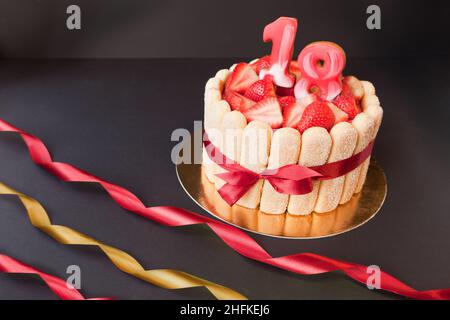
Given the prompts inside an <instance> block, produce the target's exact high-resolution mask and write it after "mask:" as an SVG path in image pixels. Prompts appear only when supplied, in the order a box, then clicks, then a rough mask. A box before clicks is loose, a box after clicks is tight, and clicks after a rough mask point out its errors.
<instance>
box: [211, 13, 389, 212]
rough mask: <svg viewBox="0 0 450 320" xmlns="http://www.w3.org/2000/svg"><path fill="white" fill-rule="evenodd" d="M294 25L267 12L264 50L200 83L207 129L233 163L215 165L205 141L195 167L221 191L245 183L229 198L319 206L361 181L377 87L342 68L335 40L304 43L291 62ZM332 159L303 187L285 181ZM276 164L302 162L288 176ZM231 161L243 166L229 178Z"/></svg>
mask: <svg viewBox="0 0 450 320" xmlns="http://www.w3.org/2000/svg"><path fill="white" fill-rule="evenodd" d="M296 30H297V21H296V19H294V18H286V17H281V18H279V19H277V20H275V21H274V22H272V23H271V24H269V25H267V26H266V27H265V29H264V37H263V38H264V41H265V42H267V41H272V53H271V55H270V56H264V57H261V58H259V59H255V60H253V61H251V62H248V63H247V62H240V63H237V64H235V65H233V66H231V67H230V68H229V69H223V70H219V71H218V72H217V73H216V74H215V76H214V77H212V78H210V79H209V80H208V81H207V83H206V86H205V99H204V102H205V111H204V112H205V113H204V128H205V133H206V135H207V137H208V140H209V141H210V142H211V145H213V146H214V148H216V150H217V151H218V152H220V153H221V154H223V155H224V156H225V157H226V159H227V160H228V161H229V162H231V163H232V164H231V165H228V166H225V165H221V163H219V162H218V161H217V159H213V158H212V157H211V153H210V152H208V151H207V149H206V148H204V152H203V166H204V170H203V171H204V172H205V174H206V177H207V178H208V180H209V181H210V182H211V183H213V184H214V185H215V188H216V189H217V190H218V191H221V192H220V194H221V195H222V197H224V198H226V196H227V192H228V193H229V192H231V191H233V190H232V189H233V188H237V187H239V188H240V187H241V186H239V184H240V183H241V184H242V183H243V184H247V186H246V187H245V188H240V189H239V190H240V191H238V192H237V197H235V199H234V200H233V201H228V203H229V204H230V205H234V204H236V205H239V206H243V207H246V208H251V209H257V208H259V210H260V211H261V212H263V213H267V214H283V213H286V212H287V213H289V214H291V215H307V214H310V213H312V212H313V211H314V212H318V213H323V212H328V211H332V210H334V209H336V208H337V207H338V206H339V205H340V204H344V203H346V202H348V201H349V200H350V199H351V198H352V196H353V195H354V194H356V193H359V192H360V191H361V190H362V188H363V185H364V182H365V179H366V174H367V171H368V168H369V162H370V153H369V154H367V150H368V149H369V147H371V145H373V141H374V140H375V138H376V135H377V132H378V129H379V127H380V124H381V120H382V116H383V109H382V108H381V106H380V102H379V100H378V97H377V96H376V93H375V88H374V86H373V85H372V84H371V83H370V82H368V81H362V80H359V79H358V78H356V77H355V76H343V75H342V71H343V69H344V66H345V60H346V57H345V53H344V51H343V50H342V49H341V48H340V47H339V46H338V45H336V44H334V43H331V42H314V43H311V44H309V45H307V46H306V47H305V48H304V49H303V50H302V51H301V52H300V54H299V56H298V59H297V60H292V53H293V44H294V39H295V34H296ZM361 154H366V156H365V157H364V158H362V156H360V155H361ZM357 161H359V162H357ZM355 163H356V165H357V166H356V165H355ZM292 165H294V166H292ZM352 165H353V166H354V167H352ZM332 166H334V169H335V168H336V167H339V168H338V169H335V171H338V172H340V173H339V174H334V175H331V176H329V177H328V178H326V177H325V174H322V175H320V174H317V175H316V176H314V174H312V175H311V176H312V178H314V179H311V180H309V186H307V188H306V189H307V190H306V191H305V190H304V189H305V188H303V189H302V188H300V187H297V188H296V187H293V186H292V185H293V184H294V183H297V182H298V180H299V179H300V178H298V176H299V175H301V174H303V173H304V172H306V173H310V171H311V170H312V169H315V170H317V171H318V172H322V173H323V172H328V171H329V168H330V167H332ZM283 167H284V168H288V167H289V170H290V169H294V170H297V169H298V170H300V173H299V172H297V173H296V174H293V176H295V177H296V178H295V179H296V181H294V183H291V182H292V181H290V180H289V178H290V177H289V176H288V175H287V173H286V172H288V171H287V170H284V171H283V172H282V173H280V172H281V171H279V172H278V173H279V174H278V175H276V172H277V170H279V169H280V168H283ZM236 168H241V171H242V172H243V174H242V175H241V176H239V177H238V178H236V176H232V177H231V176H230V171H233V170H235V171H236V170H237V169H236ZM348 168H350V169H351V170H349V169H348ZM310 169H311V170H310ZM302 170H303V171H302ZM305 170H306V171H305ZM308 170H309V171H308ZM321 170H322V171H321ZM327 170H328V171H327ZM248 172H251V173H255V174H257V175H258V179H256V181H252V183H251V184H249V183H248V181H247V182H242V181H244V180H245V179H243V177H244V178H245V177H247V176H246V174H248ZM274 172H275V173H274ZM313 172H315V171H313ZM231 173H233V174H234V173H235V172H234V171H233V172H231ZM226 174H228V176H227V175H226ZM270 175H271V176H270ZM319 175H320V176H319ZM269 176H270V178H268V177H269ZM225 177H228V178H229V179H225ZM233 179H234V180H233ZM293 179H294V178H293ZM295 179H294V180H295ZM247 180H248V179H247ZM233 181H234V182H233ZM276 182H278V183H276ZM279 186H282V187H279ZM230 190H231V191H230ZM286 190H287V191H286ZM292 190H293V191H292Z"/></svg>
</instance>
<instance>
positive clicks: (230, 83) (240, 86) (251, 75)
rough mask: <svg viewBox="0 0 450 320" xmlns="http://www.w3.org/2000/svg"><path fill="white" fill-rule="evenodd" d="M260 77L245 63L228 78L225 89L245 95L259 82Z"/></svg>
mask: <svg viewBox="0 0 450 320" xmlns="http://www.w3.org/2000/svg"><path fill="white" fill-rule="evenodd" d="M258 80H259V78H258V75H257V74H256V72H255V71H253V69H252V68H251V67H250V66H249V65H248V64H247V63H244V62H241V63H239V64H238V65H237V66H236V67H235V68H234V70H233V73H231V75H230V76H229V77H228V80H227V83H226V85H225V88H226V89H228V90H232V91H236V92H238V93H244V92H245V90H247V88H248V87H250V86H251V85H252V84H253V83H254V82H256V81H258Z"/></svg>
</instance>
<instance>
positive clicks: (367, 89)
mask: <svg viewBox="0 0 450 320" xmlns="http://www.w3.org/2000/svg"><path fill="white" fill-rule="evenodd" d="M361 84H362V86H363V88H364V95H366V96H373V95H375V87H374V86H373V84H372V83H371V82H369V81H365V80H361Z"/></svg>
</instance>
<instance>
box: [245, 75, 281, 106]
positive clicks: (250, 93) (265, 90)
mask: <svg viewBox="0 0 450 320" xmlns="http://www.w3.org/2000/svg"><path fill="white" fill-rule="evenodd" d="M272 79H273V78H272V77H265V78H264V79H263V80H258V81H256V82H255V83H253V84H252V85H251V86H250V87H249V88H248V89H247V90H246V91H245V96H246V97H247V98H249V99H251V100H253V101H256V102H258V101H261V100H262V99H264V98H268V97H275V85H274V84H273V82H272Z"/></svg>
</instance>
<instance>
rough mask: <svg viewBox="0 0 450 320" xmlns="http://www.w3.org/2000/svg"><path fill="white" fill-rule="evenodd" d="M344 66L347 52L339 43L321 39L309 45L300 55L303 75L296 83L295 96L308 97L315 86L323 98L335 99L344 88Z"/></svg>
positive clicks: (299, 61) (299, 97) (299, 62)
mask: <svg viewBox="0 0 450 320" xmlns="http://www.w3.org/2000/svg"><path fill="white" fill-rule="evenodd" d="M344 66H345V52H344V50H342V48H341V47H340V46H338V45H337V44H335V43H332V42H325V41H320V42H313V43H311V44H309V45H307V46H306V47H305V48H304V49H303V50H302V51H301V52H300V54H299V55H298V67H299V69H300V72H301V75H302V76H301V78H300V79H299V80H298V81H297V84H296V85H295V89H294V93H295V97H296V98H297V99H301V98H304V97H306V96H307V95H308V94H309V93H310V92H311V88H312V87H313V86H315V87H316V89H318V90H319V95H320V97H321V98H322V99H326V100H328V101H331V100H333V99H334V98H335V97H336V96H337V95H338V94H339V93H340V92H341V90H342V83H341V79H340V77H341V72H342V70H343V69H344Z"/></svg>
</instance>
